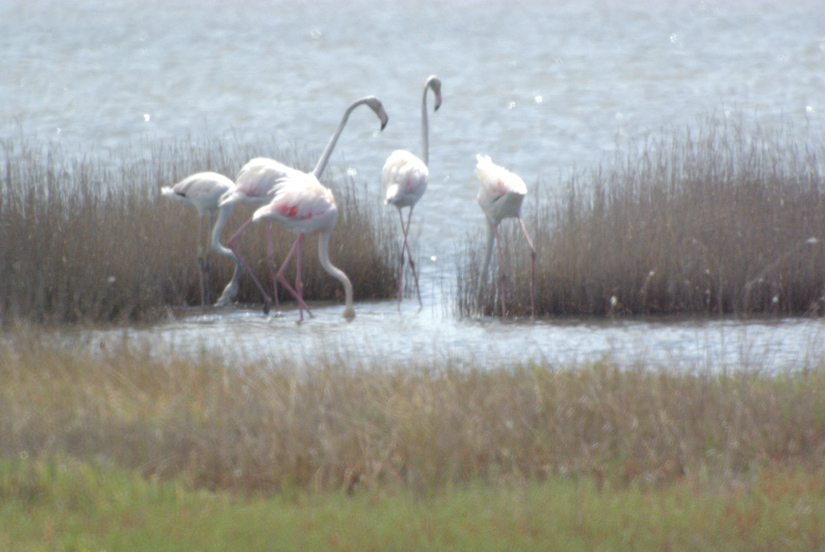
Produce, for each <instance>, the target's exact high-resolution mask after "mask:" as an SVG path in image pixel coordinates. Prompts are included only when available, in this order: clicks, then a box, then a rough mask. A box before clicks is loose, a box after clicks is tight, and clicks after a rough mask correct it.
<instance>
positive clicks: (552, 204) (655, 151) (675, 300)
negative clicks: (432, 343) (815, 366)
mask: <svg viewBox="0 0 825 552" xmlns="http://www.w3.org/2000/svg"><path fill="white" fill-rule="evenodd" d="M823 160H825V145H824V144H823V143H822V141H821V140H816V141H814V142H810V141H804V140H799V139H798V137H797V136H794V135H793V133H792V132H791V131H788V130H787V129H784V130H781V131H777V132H768V131H765V130H760V129H756V130H754V131H753V132H747V131H745V130H743V129H742V128H741V126H739V125H737V124H735V123H732V122H729V121H719V120H715V119H710V120H708V121H706V122H705V123H704V124H703V125H702V126H700V128H699V129H698V130H693V131H684V132H676V133H675V134H674V135H673V136H672V137H670V138H662V139H660V140H659V141H653V142H650V143H645V144H643V145H640V146H638V147H636V148H633V149H631V150H630V151H629V152H628V151H624V152H622V153H618V154H616V156H615V157H614V158H611V159H609V160H608V161H606V162H604V163H603V164H602V165H600V166H598V167H597V168H595V169H591V170H587V171H579V172H575V173H574V174H573V175H572V176H570V177H569V178H568V179H567V180H566V181H565V182H562V183H561V184H560V186H559V189H560V190H562V191H561V192H560V193H558V194H556V195H552V196H551V195H550V194H549V193H547V192H546V191H545V192H544V193H543V194H541V193H539V194H537V196H536V197H533V196H528V199H529V200H528V201H527V202H525V210H524V216H525V221H526V223H527V226H528V228H529V229H530V232H531V234H532V235H533V236H534V241H535V245H536V248H537V251H538V259H537V262H538V266H537V269H536V274H537V281H536V310H537V313H539V314H542V315H564V314H574V315H606V314H615V315H620V314H662V313H665V314H671V313H694V314H695V313H701V314H705V313H707V314H711V313H712V314H737V315H748V314H753V313H771V314H803V313H813V314H822V312H823V310H824V309H825V234H823V232H824V231H825V230H823V229H825V196H823V192H824V191H825V190H823V185H825V174H823V166H822V163H823ZM503 226H504V225H503ZM509 226H510V225H508V227H507V228H505V229H504V232H503V233H504V235H505V236H506V238H507V239H506V242H507V243H508V245H507V247H506V248H505V252H506V255H507V257H506V259H505V262H506V263H507V266H506V272H507V277H508V281H509V285H508V289H509V290H510V293H512V297H508V298H507V303H508V305H510V308H511V311H512V313H514V314H516V315H522V314H529V312H530V298H529V276H530V256H529V252H527V251H526V249H525V248H524V247H523V244H522V243H521V242H520V238H519V236H518V235H517V233H516V229H515V228H510V227H509ZM481 241H482V240H481V238H479V237H478V236H473V237H472V238H469V239H468V241H467V242H466V245H465V248H464V250H465V254H464V258H463V259H461V260H460V261H459V266H458V276H457V288H458V294H457V305H458V307H457V308H458V310H459V312H461V313H462V314H465V315H467V314H469V313H470V312H471V309H472V302H473V299H474V297H473V294H474V292H475V289H476V286H477V282H478V278H479V275H478V267H479V265H480V264H481V257H482V247H481ZM485 289H486V290H487V294H486V295H485V296H484V298H483V301H484V307H485V311H486V312H488V313H489V312H492V310H493V307H494V305H495V304H496V300H497V299H496V297H495V293H496V291H497V286H492V285H488V286H486V288H485Z"/></svg>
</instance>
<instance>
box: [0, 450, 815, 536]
mask: <svg viewBox="0 0 825 552" xmlns="http://www.w3.org/2000/svg"><path fill="white" fill-rule="evenodd" d="M823 476H825V472H822V471H821V470H820V471H816V472H812V473H807V472H802V471H792V470H784V469H778V470H776V469H772V470H760V471H758V472H756V473H754V474H752V475H751V476H750V477H749V478H748V479H747V480H745V481H737V482H733V483H731V484H729V485H726V486H719V485H715V484H709V483H707V482H700V481H689V480H685V479H682V480H679V481H674V482H672V483H669V484H668V485H666V486H663V487H659V488H655V489H644V490H643V489H641V488H640V487H639V486H629V487H624V488H599V487H597V486H596V485H595V484H594V483H593V482H592V481H588V480H571V479H568V478H563V477H553V478H550V479H548V480H545V481H543V482H541V483H536V482H533V483H510V484H505V483H501V484H497V485H490V484H486V483H485V484H479V483H470V484H467V485H461V486H454V487H450V488H446V489H443V490H441V491H439V492H437V493H436V494H435V495H433V496H430V497H427V498H424V499H421V498H419V497H416V496H415V495H414V494H412V493H410V492H409V491H405V490H401V491H397V492H392V493H376V492H362V493H357V494H355V496H351V497H348V496H345V495H344V494H342V493H324V494H314V495H306V494H304V493H301V492H296V493H288V494H280V495H276V496H273V497H255V496H245V497H244V496H238V495H232V494H227V493H217V494H216V493H211V492H206V491H193V490H190V489H189V488H188V487H187V486H185V485H182V484H180V483H178V482H175V481H167V482H160V481H157V480H146V479H143V478H141V477H139V476H137V475H135V474H134V473H130V472H124V471H121V470H116V469H113V468H111V467H102V466H100V465H95V464H90V463H84V462H78V461H75V460H72V459H70V458H65V457H55V458H51V459H49V460H37V461H35V460H32V459H16V460H13V461H8V460H7V461H4V462H2V463H0V499H2V501H0V547H2V548H3V549H4V550H15V551H19V552H23V551H32V552H34V551H41V550H43V551H45V550H78V551H82V550H135V551H140V550H146V551H169V552H172V551H184V550H185V551H189V550H201V551H204V552H206V551H212V550H214V551H231V550H244V551H255V550H261V551H263V550H284V551H286V550H399V551H402V550H502V551H503V550H542V551H544V550H562V551H564V550H571V551H573V550H581V551H593V550H640V551H645V550H706V551H712V550H720V551H738V550H742V551H754V550H762V551H771V550H785V551H787V550H817V549H820V548H821V547H822V546H825V507H824V506H823V504H825V477H823Z"/></svg>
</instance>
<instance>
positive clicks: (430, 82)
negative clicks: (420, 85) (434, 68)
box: [424, 75, 441, 111]
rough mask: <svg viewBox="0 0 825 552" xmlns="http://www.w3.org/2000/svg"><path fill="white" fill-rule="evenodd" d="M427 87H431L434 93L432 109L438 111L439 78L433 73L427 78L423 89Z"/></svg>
mask: <svg viewBox="0 0 825 552" xmlns="http://www.w3.org/2000/svg"><path fill="white" fill-rule="evenodd" d="M427 87H429V88H431V89H432V91H433V94H435V108H434V109H433V111H438V108H439V107H441V79H439V78H438V77H436V76H435V75H431V76H430V77H429V78H428V79H427V84H426V86H425V88H424V90H425V91H426V90H427Z"/></svg>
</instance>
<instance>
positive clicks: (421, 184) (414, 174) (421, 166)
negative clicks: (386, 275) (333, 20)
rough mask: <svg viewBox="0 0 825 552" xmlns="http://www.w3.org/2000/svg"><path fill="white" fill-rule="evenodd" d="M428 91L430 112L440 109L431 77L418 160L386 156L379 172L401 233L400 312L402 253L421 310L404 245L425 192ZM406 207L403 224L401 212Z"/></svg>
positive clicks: (436, 85)
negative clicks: (393, 207)
mask: <svg viewBox="0 0 825 552" xmlns="http://www.w3.org/2000/svg"><path fill="white" fill-rule="evenodd" d="M428 90H432V91H433V94H434V95H435V103H434V108H433V111H438V108H439V107H441V80H440V79H439V78H438V77H436V76H435V75H431V76H429V77H428V78H427V81H426V82H425V83H424V94H423V96H422V98H421V159H419V158H418V157H416V156H415V155H414V154H412V153H410V152H409V151H405V150H396V151H394V152H392V153H391V154H390V156H389V157H388V158H387V161H386V162H385V163H384V168H383V169H382V171H381V185H382V186H383V187H384V203H386V204H388V205H394V206H395V207H397V208H398V218H399V219H400V221H401V233H402V235H403V236H404V240H403V242H402V244H401V262H400V266H399V268H398V308H399V309H400V308H401V291H402V277H403V275H404V251H406V252H407V258H408V260H409V263H410V268H411V269H412V273H413V278H414V279H415V292H416V294H417V295H418V306H419V308H421V307H422V303H421V290H420V289H419V287H418V274H416V272H415V262H413V259H412V253H411V252H410V247H409V245H408V244H407V234H408V233H409V230H410V220H411V219H412V212H413V209H414V208H415V204H416V203H418V200H420V199H421V197H422V196H423V195H424V192H425V191H427V180H428V178H429V176H430V171H429V169H428V168H427V164H428V163H429V155H430V147H429V123H428V121H427V91H428ZM404 207H409V208H410V210H409V213H407V224H406V225H405V224H404V216H403V215H402V214H401V209H403V208H404Z"/></svg>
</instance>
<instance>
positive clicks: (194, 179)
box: [160, 172, 242, 307]
mask: <svg viewBox="0 0 825 552" xmlns="http://www.w3.org/2000/svg"><path fill="white" fill-rule="evenodd" d="M234 186H235V183H234V182H232V180H230V179H229V178H227V177H225V176H224V175H222V174H218V173H214V172H200V173H197V174H193V175H191V176H187V177H186V178H184V179H183V180H181V181H180V182H178V183H177V184H175V185H174V186H164V187H163V188H161V190H160V191H161V194H163V195H164V196H167V197H171V198H173V199H176V200H179V201H182V202H184V203H187V204H189V205H191V206H193V207H194V208H195V209H197V211H198V216H199V217H200V221H201V224H200V230H199V232H198V246H197V251H198V266H199V267H200V280H201V304H202V305H203V306H206V303H207V295H208V293H209V251H208V249H207V247H206V246H205V245H202V244H201V239H202V236H203V233H204V231H203V226H204V222H205V221H206V217H205V215H206V214H207V213H208V214H209V222H210V225H211V226H212V239H211V245H212V249H214V250H215V251H217V252H218V253H219V254H221V255H223V256H225V257H230V258H231V259H232V260H233V261H235V271H234V273H233V274H232V280H230V282H229V284H227V286H226V288H224V290H223V293H222V294H221V296H220V298H219V299H218V301H217V302H216V303H215V306H216V307H222V306H225V305H228V304H229V303H230V302H231V301H232V300H233V299H235V297H236V296H237V295H238V280H239V279H240V276H241V270H242V269H241V264H240V261H239V259H238V257H236V256H235V255H234V254H233V253H232V251H230V250H229V249H227V248H225V247H224V246H222V245H221V243H220V236H221V229H222V228H223V226H224V224H226V219H227V218H229V213H230V212H231V211H232V205H227V206H224V207H220V206H218V201H219V200H220V197H221V196H222V195H223V194H224V193H226V191H227V190H230V189H232V188H233V187H234ZM215 213H217V214H218V218H217V221H216V220H215Z"/></svg>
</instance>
